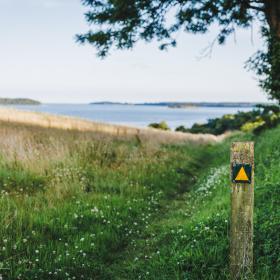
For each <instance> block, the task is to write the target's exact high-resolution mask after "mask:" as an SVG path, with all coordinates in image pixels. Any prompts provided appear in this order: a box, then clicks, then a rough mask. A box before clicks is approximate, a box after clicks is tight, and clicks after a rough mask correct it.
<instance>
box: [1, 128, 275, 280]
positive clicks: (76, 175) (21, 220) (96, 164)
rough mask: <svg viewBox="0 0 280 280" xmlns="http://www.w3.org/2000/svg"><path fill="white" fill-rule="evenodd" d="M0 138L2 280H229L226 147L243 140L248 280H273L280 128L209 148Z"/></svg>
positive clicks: (38, 131)
mask: <svg viewBox="0 0 280 280" xmlns="http://www.w3.org/2000/svg"><path fill="white" fill-rule="evenodd" d="M1 135H2V138H1V140H0V187H1V189H0V191H1V195H0V219H1V221H2V226H1V227H0V235H1V236H0V260H1V261H0V274H1V275H2V276H3V279H42V280H44V279H194V280H195V279H228V275H229V268H228V251H229V240H228V236H229V226H230V222H229V211H230V209H229V199H230V182H229V147H230V143H231V142H232V141H234V140H246V139H248V140H254V141H255V142H256V191H255V229H254V230H255V238H254V243H255V247H254V255H255V267H254V271H255V278H256V279H260V280H262V279H279V278H280V267H279V265H278V263H279V261H280V254H279V252H280V237H279V228H280V191H279V187H280V183H278V179H279V170H280V168H279V167H280V163H279V162H280V161H279V156H280V145H279V144H278V142H279V139H280V128H276V129H274V130H270V131H267V132H265V133H264V134H262V135H261V136H258V137H257V138H256V137H253V136H251V135H244V134H242V135H241V134H240V135H235V136H233V137H232V138H231V139H228V140H226V141H225V142H224V143H221V144H218V145H204V146H199V145H194V144H188V145H168V146H157V145H151V144H149V145H145V144H143V143H142V144H141V143H139V142H138V141H132V140H129V141H128V140H120V139H113V138H108V137H107V138H105V137H101V136H98V135H95V134H94V133H81V132H75V131H61V130H55V129H44V128H34V127H28V126H23V125H22V126H15V125H12V124H5V123H1V127H0V136H1ZM6 135H9V137H10V139H13V141H9V142H8V143H7V142H5V140H3V139H5V137H3V136H6Z"/></svg>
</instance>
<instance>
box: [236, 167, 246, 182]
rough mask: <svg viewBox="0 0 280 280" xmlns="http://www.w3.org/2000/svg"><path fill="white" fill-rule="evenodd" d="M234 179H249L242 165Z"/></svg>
mask: <svg viewBox="0 0 280 280" xmlns="http://www.w3.org/2000/svg"><path fill="white" fill-rule="evenodd" d="M235 181H249V178H248V176H247V174H246V172H245V169H244V167H243V166H242V167H241V169H240V170H239V172H238V174H237V176H236V178H235Z"/></svg>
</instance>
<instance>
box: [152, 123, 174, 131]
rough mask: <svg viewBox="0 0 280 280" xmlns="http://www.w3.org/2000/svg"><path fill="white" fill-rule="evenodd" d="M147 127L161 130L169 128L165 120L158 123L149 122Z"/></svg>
mask: <svg viewBox="0 0 280 280" xmlns="http://www.w3.org/2000/svg"><path fill="white" fill-rule="evenodd" d="M149 127H151V128H156V129H161V130H170V128H169V126H168V124H167V123H166V122H165V121H162V122H160V123H151V124H149Z"/></svg>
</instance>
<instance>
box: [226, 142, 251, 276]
mask: <svg viewBox="0 0 280 280" xmlns="http://www.w3.org/2000/svg"><path fill="white" fill-rule="evenodd" d="M234 164H250V165H252V180H251V183H233V182H232V183H231V232H230V271H231V279H234V280H239V279H242V280H243V279H252V278H253V206H254V143H253V142H235V143H232V146H231V168H232V166H233V165H234Z"/></svg>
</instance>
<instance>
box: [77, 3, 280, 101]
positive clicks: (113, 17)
mask: <svg viewBox="0 0 280 280" xmlns="http://www.w3.org/2000/svg"><path fill="white" fill-rule="evenodd" d="M82 3H83V5H85V6H87V7H88V12H87V13H86V14H85V17H86V21H87V22H88V23H89V24H90V30H89V31H88V32H87V33H85V34H80V35H77V40H78V41H79V42H81V43H89V44H91V45H94V46H95V47H96V48H97V52H98V53H97V54H98V55H99V56H100V57H105V56H106V55H107V54H108V53H109V51H110V49H111V48H116V49H130V48H132V47H133V46H134V45H135V43H136V42H137V41H139V40H145V41H147V42H150V41H151V40H153V39H156V40H157V41H158V42H159V45H160V49H166V48H167V47H169V46H176V43H177V42H176V33H178V32H179V31H185V32H191V33H194V34H196V33H206V32H207V31H208V30H209V28H210V27H211V25H213V24H215V25H217V26H219V32H218V34H217V37H216V39H215V41H217V43H219V44H223V43H224V42H225V40H226V38H227V36H228V35H230V34H231V33H233V32H234V31H235V29H236V28H237V27H241V28H247V27H250V26H251V24H252V22H253V21H254V20H258V21H260V22H261V23H262V35H263V37H264V38H265V42H266V49H265V51H259V52H258V53H256V54H255V55H254V56H253V57H252V58H251V59H249V61H248V64H247V67H248V68H250V69H253V70H255V71H256V73H257V74H258V75H259V76H260V85H261V86H262V87H263V88H264V89H265V90H266V92H267V93H268V95H269V96H270V97H271V98H276V99H277V100H280V74H279V73H280V71H279V70H280V59H279V57H280V51H279V49H280V47H279V45H280V43H279V41H280V1H278V0H202V1H195V0H82Z"/></svg>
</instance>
